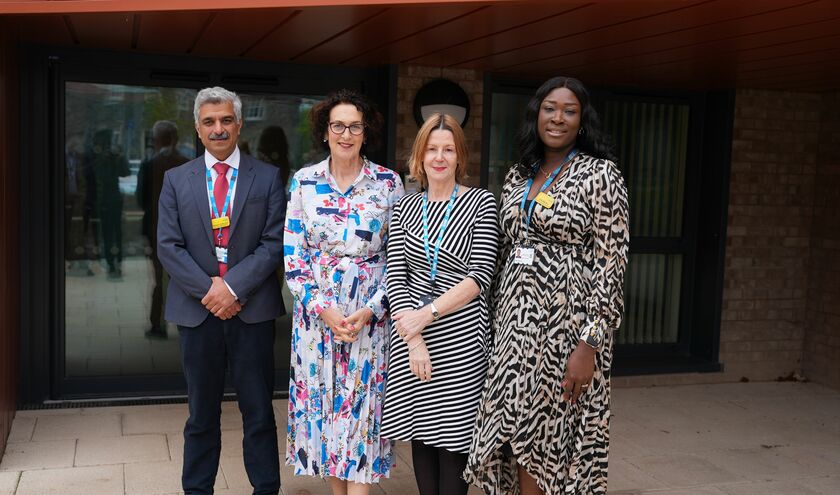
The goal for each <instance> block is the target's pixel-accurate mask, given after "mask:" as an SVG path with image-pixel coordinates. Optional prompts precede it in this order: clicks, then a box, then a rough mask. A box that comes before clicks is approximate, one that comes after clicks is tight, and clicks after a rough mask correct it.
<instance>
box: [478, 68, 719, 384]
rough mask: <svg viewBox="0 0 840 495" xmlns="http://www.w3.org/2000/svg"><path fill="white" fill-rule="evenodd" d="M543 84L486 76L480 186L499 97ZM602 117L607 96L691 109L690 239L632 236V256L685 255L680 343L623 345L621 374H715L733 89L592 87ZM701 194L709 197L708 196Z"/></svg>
mask: <svg viewBox="0 0 840 495" xmlns="http://www.w3.org/2000/svg"><path fill="white" fill-rule="evenodd" d="M542 82H543V80H535V79H523V78H515V77H510V76H507V75H497V74H491V73H487V74H485V77H484V114H483V130H482V150H481V151H482V153H481V157H482V163H481V185H482V187H487V184H488V183H489V160H490V157H489V151H490V142H489V141H490V139H489V138H490V124H491V115H492V111H493V94H494V93H507V94H519V95H522V94H531V95H532V94H534V92H535V91H536V89H537V88H538V87H539V86H540V84H542ZM589 89H590V92H591V97H592V102H593V105H595V107H596V109H598V111H599V112H601V111H602V110H603V109H602V105H601V102H603V101H604V100H605V99H607V98H611V99H620V100H638V101H645V102H651V101H660V102H671V103H673V102H679V103H686V104H688V105H690V115H689V142H688V152H687V163H686V179H685V180H686V190H685V200H684V201H685V202H684V205H683V226H684V230H685V234H684V235H683V236H680V237H674V238H665V239H657V238H641V237H635V236H633V235H632V232H631V240H630V251H631V252H632V253H634V254H635V253H657V254H658V253H666V254H668V253H684V254H685V255H686V256H685V257H684V260H683V275H684V276H683V277H682V281H681V291H680V316H679V329H678V336H679V340H678V342H677V343H675V344H642V345H638V344H637V345H629V344H625V345H617V346H616V352H615V361H614V363H613V367H612V370H613V374H614V375H642V374H659V373H682V372H715V371H720V370H721V369H722V365H721V364H720V362H719V356H718V354H719V348H720V321H721V320H720V318H721V307H722V299H723V272H724V259H725V250H726V227H727V210H728V205H729V177H730V159H731V146H732V123H733V120H734V114H735V98H734V91H731V90H724V91H709V92H688V91H674V90H656V89H638V88H614V89H605V88H589ZM701 193H702V197H701Z"/></svg>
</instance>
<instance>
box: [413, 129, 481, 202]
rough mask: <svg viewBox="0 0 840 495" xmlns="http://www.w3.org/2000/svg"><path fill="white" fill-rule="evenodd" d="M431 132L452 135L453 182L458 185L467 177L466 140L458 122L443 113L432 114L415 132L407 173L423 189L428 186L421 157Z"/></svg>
mask: <svg viewBox="0 0 840 495" xmlns="http://www.w3.org/2000/svg"><path fill="white" fill-rule="evenodd" d="M432 131H449V132H451V133H452V137H453V138H454V140H455V152H456V153H457V154H458V161H457V166H456V167H455V182H457V183H459V184H460V183H461V182H462V181H463V179H464V178H465V177H466V176H467V161H468V160H469V158H470V153H469V150H468V149H467V138H465V137H464V130H463V129H461V126H460V125H459V124H458V121H457V120H455V119H454V118H452V117H451V116H450V115H446V114H444V113H433V114H432V115H430V116H429V118H428V119H426V122H425V123H424V124H423V126H422V127H420V130H419V131H417V137H416V138H414V146H412V147H411V156H410V157H409V158H408V172H409V173H410V174H411V175H413V176H414V177H416V178H417V180H419V181H420V185H422V186H423V187H424V188H426V187H428V186H429V180H428V178H427V177H426V171H425V170H424V169H423V156H424V155H425V154H426V146H427V145H428V144H429V137H430V136H431V135H432Z"/></svg>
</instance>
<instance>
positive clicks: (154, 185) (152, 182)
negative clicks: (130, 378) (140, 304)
mask: <svg viewBox="0 0 840 495" xmlns="http://www.w3.org/2000/svg"><path fill="white" fill-rule="evenodd" d="M152 146H153V149H154V151H153V154H152V157H151V158H149V159H148V160H145V161H143V163H141V164H140V170H139V171H138V172H137V189H136V191H135V198H136V199H137V204H138V206H140V209H142V210H143V220H142V224H141V232H142V234H143V236H144V237H145V238H146V239H147V241H148V244H149V245H148V247H147V251H146V253H147V254H148V256H149V258H150V259H151V260H152V268H153V269H154V280H153V281H152V284H154V285H153V287H152V305H151V308H150V311H149V322H150V323H151V326H150V327H149V329H148V330H146V336H147V337H152V338H154V337H160V338H166V326H165V324H164V323H163V320H162V317H163V265H161V264H160V260H159V259H158V255H157V224H158V210H157V204H158V199H159V198H160V191H161V189H162V188H163V176H164V174H165V173H166V171H167V170H170V169H173V168H175V167H177V166H178V165H181V164H182V163H186V162H188V161H189V158H187V157H185V156H184V155H182V154H181V153H180V152H179V151H178V126H177V125H175V123H174V122H171V121H169V120H159V121H157V122H155V124H154V125H153V126H152Z"/></svg>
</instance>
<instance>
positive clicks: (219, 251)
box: [216, 246, 228, 263]
mask: <svg viewBox="0 0 840 495" xmlns="http://www.w3.org/2000/svg"><path fill="white" fill-rule="evenodd" d="M227 251H228V250H227V248H223V247H219V246H216V261H218V262H219V263H227Z"/></svg>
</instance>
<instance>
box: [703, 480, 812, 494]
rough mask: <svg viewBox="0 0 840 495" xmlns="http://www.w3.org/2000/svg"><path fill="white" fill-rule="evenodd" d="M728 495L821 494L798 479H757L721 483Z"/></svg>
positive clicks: (722, 488)
mask: <svg viewBox="0 0 840 495" xmlns="http://www.w3.org/2000/svg"><path fill="white" fill-rule="evenodd" d="M718 488H719V489H720V490H721V491H722V492H723V493H725V494H726V495H821V494H820V492H819V491H816V490H812V489H810V488H808V487H807V486H805V485H803V484H801V483H798V482H796V481H757V482H754V483H744V484H732V485H720V486H718Z"/></svg>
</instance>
